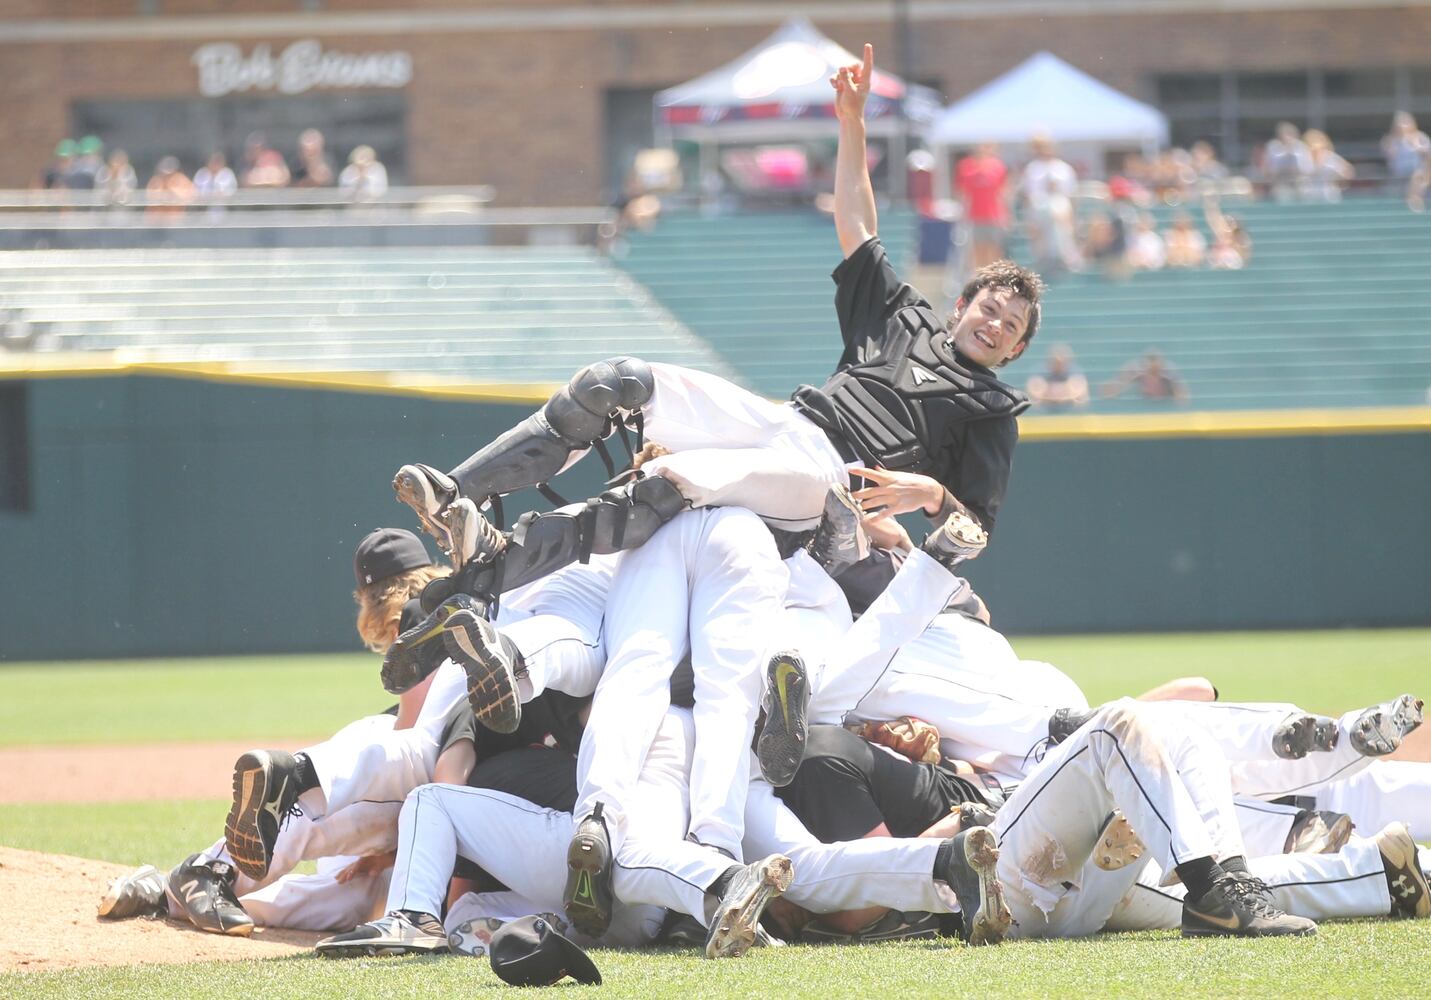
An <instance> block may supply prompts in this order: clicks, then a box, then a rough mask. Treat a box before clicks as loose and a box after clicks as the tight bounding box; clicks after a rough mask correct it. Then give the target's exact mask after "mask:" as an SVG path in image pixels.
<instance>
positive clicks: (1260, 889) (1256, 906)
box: [1227, 875, 1286, 919]
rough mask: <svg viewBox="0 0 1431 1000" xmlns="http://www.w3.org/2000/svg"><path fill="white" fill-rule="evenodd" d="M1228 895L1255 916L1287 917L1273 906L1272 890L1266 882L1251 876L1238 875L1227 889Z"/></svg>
mask: <svg viewBox="0 0 1431 1000" xmlns="http://www.w3.org/2000/svg"><path fill="white" fill-rule="evenodd" d="M1227 894H1228V895H1229V896H1231V897H1232V898H1233V899H1235V900H1237V901H1238V902H1240V903H1241V904H1242V905H1243V906H1244V907H1246V908H1247V909H1248V910H1249V911H1251V913H1252V914H1253V916H1258V917H1267V918H1269V919H1276V918H1277V917H1282V916H1286V914H1284V913H1283V912H1282V911H1281V910H1279V909H1277V907H1275V906H1273V905H1272V890H1271V888H1270V887H1269V886H1268V885H1267V883H1266V882H1264V881H1262V880H1261V879H1260V878H1254V877H1252V876H1250V875H1238V876H1235V877H1234V878H1233V880H1232V884H1231V885H1229V886H1228V887H1227Z"/></svg>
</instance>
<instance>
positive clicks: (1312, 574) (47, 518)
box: [0, 376, 1431, 661]
mask: <svg viewBox="0 0 1431 1000" xmlns="http://www.w3.org/2000/svg"><path fill="white" fill-rule="evenodd" d="M26 394H27V397H28V398H27V400H26V405H27V409H28V419H29V438H30V464H31V469H30V493H31V506H30V510H29V511H21V512H17V511H0V661H3V660H19V659H32V658H34V659H48V658H71V657H96V658H103V657H118V656H135V655H186V654H216V653H239V652H266V651H275V652H276V651H302V650H327V649H354V648H357V645H358V643H357V640H356V638H355V636H354V632H353V628H352V611H353V606H352V601H351V598H350V596H349V595H350V593H351V591H352V589H353V578H352V571H351V558H352V550H353V547H354V546H355V544H356V543H357V541H358V539H359V538H361V537H362V535H363V534H365V533H366V532H367V531H369V530H370V529H372V528H374V527H378V526H381V525H396V526H404V527H415V523H414V519H413V518H412V516H411V515H410V513H409V511H408V510H407V509H406V508H405V507H402V506H401V505H399V504H397V503H396V502H395V501H394V499H393V497H392V492H391V489H390V487H389V485H388V483H389V480H390V477H391V475H392V473H393V471H394V470H395V469H396V468H397V467H398V466H399V465H400V464H402V463H403V462H405V461H412V460H422V461H427V462H430V463H432V464H435V465H439V466H443V467H450V466H451V465H453V464H455V463H456V462H457V461H459V460H460V459H461V458H463V457H464V456H465V455H466V454H467V453H468V452H470V451H471V450H473V449H474V448H475V447H476V446H477V445H478V444H480V443H481V442H483V441H485V440H487V439H489V438H491V437H492V436H494V435H495V434H496V433H497V432H498V431H499V430H501V429H503V428H505V427H506V426H508V425H510V424H511V423H514V422H515V421H516V420H518V419H520V418H521V417H523V416H524V415H525V414H526V413H527V412H529V410H530V407H529V406H526V405H501V404H490V403H482V404H477V403H468V402H444V401H437V400H433V399H425V398H416V397H408V396H397V395H381V394H360V393H349V392H340V391H330V390H317V389H295V388H278V387H269V386H262V385H254V384H224V383H217V382H208V381H199V380H191V379H181V378H158V377H138V376H128V377H98V378H52V379H36V380H33V381H30V382H28V383H26ZM600 471H601V470H600V467H599V463H597V462H596V461H595V459H591V460H589V461H588V462H587V463H585V464H584V466H583V471H582V472H581V473H580V474H579V475H577V476H575V478H574V479H573V480H569V481H568V482H563V483H562V484H559V485H560V488H562V490H563V492H564V493H565V494H566V495H568V496H576V495H582V494H585V493H586V492H589V491H592V490H594V489H595V488H596V486H597V483H598V482H599V479H600ZM568 487H570V488H568ZM530 503H531V504H532V505H533V506H535V505H538V504H542V503H543V501H541V500H540V498H536V497H535V495H533V497H532V499H531V500H530ZM521 509H524V507H523V499H522V498H521V497H518V498H514V501H513V502H511V503H509V505H508V510H509V516H511V512H515V511H519V510H521ZM1428 510H1431V434H1428V433H1400V434H1397V433H1382V434H1367V435H1351V436H1321V435H1314V436H1304V437H1247V438H1206V437H1194V438H1163V439H1153V440H1108V439H1086V440H1071V441H1040V440H1028V441H1025V442H1024V443H1023V444H1021V445H1020V447H1019V452H1018V458H1017V463H1016V468H1015V472H1014V479H1013V485H1012V490H1011V496H1010V498H1009V500H1008V502H1007V503H1006V505H1005V508H1004V511H1003V513H1002V514H1001V517H1000V521H999V528H998V532H997V534H996V536H995V539H994V542H993V545H992V547H991V549H990V551H989V552H988V553H986V555H985V557H984V558H982V559H980V560H979V561H978V562H977V563H976V564H974V566H973V568H972V570H971V573H970V576H971V578H972V579H973V580H974V581H975V584H976V586H977V588H978V589H979V590H980V592H981V593H982V594H983V595H984V596H985V598H986V599H987V600H988V602H989V604H990V606H991V608H992V609H993V612H994V616H995V624H996V626H997V627H999V628H1001V629H1003V630H1004V631H1008V632H1020V633H1022V632H1038V631H1107V630H1138V629H1204V628H1218V629H1226V628H1260V627H1271V626H1294V627H1327V626H1338V625H1393V624H1397V625H1406V624H1421V625H1424V624H1428V623H1431V596H1429V595H1431V530H1428V528H1427V525H1426V512H1427V511H1428Z"/></svg>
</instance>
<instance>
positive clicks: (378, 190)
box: [338, 146, 388, 201]
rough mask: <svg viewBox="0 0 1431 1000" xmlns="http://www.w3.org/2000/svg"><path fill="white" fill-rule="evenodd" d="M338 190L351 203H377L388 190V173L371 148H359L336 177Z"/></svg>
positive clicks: (349, 157)
mask: <svg viewBox="0 0 1431 1000" xmlns="http://www.w3.org/2000/svg"><path fill="white" fill-rule="evenodd" d="M338 190H339V191H341V192H342V194H343V195H344V196H345V197H346V198H348V199H349V200H351V201H377V200H378V199H379V198H381V197H382V196H383V195H385V194H387V190H388V171H387V168H386V167H384V166H383V165H382V164H381V163H379V162H378V154H377V153H376V152H375V151H374V150H373V147H372V146H359V147H358V148H357V149H354V150H353V152H352V153H351V154H350V155H349V156H348V165H347V166H346V167H344V168H343V172H342V174H340V175H339V176H338Z"/></svg>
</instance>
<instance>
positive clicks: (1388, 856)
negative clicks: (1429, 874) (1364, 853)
mask: <svg viewBox="0 0 1431 1000" xmlns="http://www.w3.org/2000/svg"><path fill="white" fill-rule="evenodd" d="M1371 839H1372V841H1373V842H1375V844H1376V846H1377V849H1378V850H1380V851H1381V863H1382V865H1383V866H1384V867H1385V869H1386V886H1387V888H1388V889H1389V890H1390V892H1391V915H1392V916H1393V917H1411V918H1414V919H1417V920H1425V919H1426V918H1427V917H1431V885H1428V884H1427V882H1426V873H1425V872H1423V871H1422V870H1421V864H1420V860H1419V858H1418V857H1417V851H1416V841H1415V840H1412V839H1411V831H1410V830H1408V829H1407V828H1406V824H1405V823H1389V824H1387V825H1386V827H1385V828H1383V829H1382V831H1381V832H1380V833H1378V834H1377V835H1376V836H1374V837H1372V838H1371Z"/></svg>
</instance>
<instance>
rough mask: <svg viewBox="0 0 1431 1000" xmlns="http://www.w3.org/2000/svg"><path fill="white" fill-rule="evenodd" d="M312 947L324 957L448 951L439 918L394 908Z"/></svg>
mask: <svg viewBox="0 0 1431 1000" xmlns="http://www.w3.org/2000/svg"><path fill="white" fill-rule="evenodd" d="M313 950H314V951H315V952H317V953H318V954H319V955H321V956H323V957H324V958H361V957H362V956H364V955H369V956H373V957H387V956H389V955H436V954H441V953H443V952H446V951H447V950H448V945H447V932H446V931H444V930H443V929H442V921H441V920H438V919H437V918H436V917H434V916H433V915H432V914H431V913H418V912H416V911H414V910H394V911H393V912H391V913H389V914H388V915H387V916H385V917H379V918H378V919H377V920H372V921H369V922H368V923H366V924H359V925H358V926H357V927H354V928H353V929H352V930H350V931H348V932H347V933H346V934H334V935H333V936H332V937H329V938H324V939H323V940H322V941H319V942H318V943H317V944H316V945H314V946H313Z"/></svg>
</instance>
